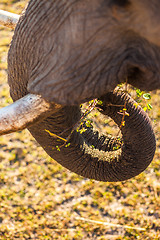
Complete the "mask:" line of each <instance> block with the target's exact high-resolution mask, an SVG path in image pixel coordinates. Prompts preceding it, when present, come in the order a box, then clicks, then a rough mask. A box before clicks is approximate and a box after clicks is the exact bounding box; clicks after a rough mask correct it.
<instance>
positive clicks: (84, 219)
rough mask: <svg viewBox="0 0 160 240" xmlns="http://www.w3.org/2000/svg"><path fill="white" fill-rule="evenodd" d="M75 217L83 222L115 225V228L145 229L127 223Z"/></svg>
mask: <svg viewBox="0 0 160 240" xmlns="http://www.w3.org/2000/svg"><path fill="white" fill-rule="evenodd" d="M76 219H77V220H81V221H85V222H90V223H95V224H101V225H105V226H110V227H117V228H119V227H121V228H126V229H134V230H138V231H146V229H145V228H139V227H131V226H128V225H121V224H114V223H108V222H103V221H95V220H91V219H86V218H83V217H76Z"/></svg>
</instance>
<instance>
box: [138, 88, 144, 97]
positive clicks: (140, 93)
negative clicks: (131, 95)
mask: <svg viewBox="0 0 160 240" xmlns="http://www.w3.org/2000/svg"><path fill="white" fill-rule="evenodd" d="M136 93H137V97H141V96H142V94H143V91H141V90H140V89H136Z"/></svg>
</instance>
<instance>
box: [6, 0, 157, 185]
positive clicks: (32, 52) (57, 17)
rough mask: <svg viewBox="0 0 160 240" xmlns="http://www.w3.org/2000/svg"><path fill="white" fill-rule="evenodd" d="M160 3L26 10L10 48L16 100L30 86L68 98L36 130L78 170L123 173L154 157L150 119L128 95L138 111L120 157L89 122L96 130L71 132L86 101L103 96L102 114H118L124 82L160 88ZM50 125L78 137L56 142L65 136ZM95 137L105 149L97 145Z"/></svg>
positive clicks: (115, 0) (106, 176) (97, 1)
mask: <svg viewBox="0 0 160 240" xmlns="http://www.w3.org/2000/svg"><path fill="white" fill-rule="evenodd" d="M159 9H160V1H158V0H151V1H149V0H141V1H138V0H126V1H125V0H123V1H120V0H92V1H91V0H61V1H59V0H47V1H40V0H30V1H29V3H28V5H27V7H26V9H25V11H24V13H23V14H22V16H21V17H20V19H19V22H18V24H17V26H16V28H15V32H14V36H13V39H12V42H11V46H10V50H9V53H8V83H9V86H10V94H11V97H12V99H13V100H14V101H16V100H18V99H21V98H22V97H24V96H25V95H27V94H28V93H31V94H36V95H40V96H42V98H44V99H45V100H46V101H48V102H49V103H51V104H53V103H56V104H60V105H61V108H59V109H58V110H57V111H55V112H54V110H53V114H51V115H50V116H48V115H47V116H46V119H43V120H42V121H39V122H38V123H35V124H34V125H33V126H31V127H30V128H29V130H30V132H31V134H32V135H33V136H34V137H35V139H36V140H37V141H38V142H39V143H40V145H41V146H42V147H43V148H44V150H45V151H46V152H47V153H48V154H49V155H50V156H51V157H52V158H54V159H55V160H56V161H58V162H59V163H60V164H62V165H63V166H65V167H66V168H68V169H70V170H71V171H74V172H76V173H78V174H80V175H82V176H84V177H88V178H94V179H97V180H101V181H122V180H126V179H128V178H130V177H133V176H136V175H137V174H139V173H140V172H142V171H143V170H144V169H145V168H146V167H147V166H148V165H149V163H150V162H151V160H152V159H153V156H154V151H155V137H154V134H153V130H152V127H151V123H150V121H149V119H148V117H147V115H146V114H145V113H144V112H143V111H142V110H141V109H140V108H138V110H137V109H136V108H135V106H134V103H133V102H132V100H131V99H130V98H129V97H128V96H126V99H127V100H126V102H127V106H128V108H129V111H130V112H131V116H134V117H133V118H132V117H129V120H127V125H126V126H124V130H122V135H123V138H124V139H123V144H122V147H121V153H120V155H119V157H118V158H114V161H112V160H109V161H106V157H104V156H105V152H106V150H105V151H103V150H102V148H103V147H104V144H103V143H102V142H101V140H100V139H102V138H101V137H99V136H98V137H95V133H94V131H93V130H92V129H90V130H87V132H88V131H90V134H89V135H90V136H91V137H89V138H88V136H87V135H85V134H80V133H75V132H73V134H72V135H71V136H70V133H71V129H72V127H73V126H74V124H76V122H77V121H79V119H80V116H81V112H80V108H79V104H82V103H84V102H86V101H89V100H92V99H95V98H101V99H103V101H104V105H103V107H104V109H102V110H101V111H102V114H107V115H111V117H112V118H113V119H114V116H116V117H117V119H119V117H118V115H117V111H118V110H117V111H115V109H110V111H108V110H106V109H108V107H107V104H108V99H110V101H111V102H114V101H116V102H117V104H120V103H123V104H124V99H125V97H124V96H123V95H122V96H119V94H115V92H113V91H114V89H115V87H116V86H117V85H118V84H120V83H123V82H126V81H127V83H129V84H131V85H133V86H134V87H138V88H140V89H141V90H154V89H159V88H160V15H159ZM109 92H110V94H111V96H112V97H111V98H110V95H108V94H109ZM127 110H128V109H127ZM137 111H139V113H137ZM113 112H114V114H112V113H113ZM134 113H135V114H134ZM114 120H115V121H116V119H114ZM117 124H118V125H119V126H120V122H119V120H118V122H117ZM132 125H134V127H133V128H132V130H133V131H131V129H130V126H132ZM139 125H141V127H139ZM46 130H48V131H50V132H51V133H54V134H57V135H64V136H63V137H64V138H67V137H68V136H70V143H71V145H70V146H69V147H68V148H65V147H62V148H61V151H60V152H59V151H57V150H55V149H54V148H55V146H57V145H59V144H60V143H59V142H57V139H55V137H53V136H51V135H50V134H49V133H48V132H46ZM75 136H76V137H75ZM93 138H95V140H94V141H93ZM75 139H77V140H76V141H77V142H75ZM129 139H132V140H133V141H131V142H130V141H129ZM91 142H92V143H93V144H92V145H95V146H98V145H99V149H95V150H92V151H91V150H90V147H89V146H90V145H91ZM61 144H62V143H61ZM62 145H63V144H62ZM140 146H142V147H140ZM106 148H107V147H106ZM139 148H141V149H139ZM146 154H148V156H146ZM144 156H145V157H144ZM122 157H123V159H122ZM101 159H102V160H101Z"/></svg>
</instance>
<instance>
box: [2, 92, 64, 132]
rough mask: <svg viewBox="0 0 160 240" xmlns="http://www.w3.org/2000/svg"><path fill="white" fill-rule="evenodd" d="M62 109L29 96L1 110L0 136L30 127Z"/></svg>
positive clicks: (34, 96)
mask: <svg viewBox="0 0 160 240" xmlns="http://www.w3.org/2000/svg"><path fill="white" fill-rule="evenodd" d="M60 107H61V105H58V104H50V103H48V102H46V101H45V100H44V99H43V98H42V97H41V96H38V95H34V94H28V95H26V96H25V97H23V98H21V99H19V100H17V101H16V102H14V103H12V104H11V105H9V106H7V107H4V108H2V109H0V135H4V134H8V133H11V132H16V131H19V130H23V129H24V128H26V127H30V126H31V125H33V124H34V123H35V122H37V121H40V120H43V119H44V118H46V117H47V116H49V115H51V114H52V113H53V111H55V110H56V109H58V108H60Z"/></svg>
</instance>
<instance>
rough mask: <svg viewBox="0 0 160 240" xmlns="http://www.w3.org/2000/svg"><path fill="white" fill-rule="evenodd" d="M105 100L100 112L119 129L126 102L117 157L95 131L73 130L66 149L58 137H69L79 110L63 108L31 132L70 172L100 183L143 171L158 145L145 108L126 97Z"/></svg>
mask: <svg viewBox="0 0 160 240" xmlns="http://www.w3.org/2000/svg"><path fill="white" fill-rule="evenodd" d="M102 100H103V104H102V105H100V106H99V108H100V111H101V113H102V114H104V115H108V116H110V117H111V118H112V119H113V120H114V121H115V122H116V124H117V125H118V126H120V125H121V122H122V115H121V114H119V112H120V109H122V108H123V107H117V105H124V103H125V102H126V108H127V112H128V114H129V116H125V125H124V126H123V127H122V129H121V132H122V144H121V148H120V149H119V150H118V151H117V153H116V154H111V156H110V155H109V153H108V152H107V151H110V150H112V149H111V148H110V147H109V144H110V141H109V140H108V138H107V137H105V136H99V135H98V134H97V132H96V133H95V132H94V131H93V129H92V128H91V129H88V130H87V132H85V133H82V134H80V133H79V132H77V131H74V132H73V133H72V135H71V138H70V140H69V142H70V145H69V146H67V147H66V146H64V141H63V140H61V139H60V138H56V137H55V135H57V136H60V137H61V138H67V137H68V136H69V134H70V132H71V129H72V126H73V125H74V124H75V123H76V122H77V121H78V120H79V119H80V109H79V107H63V108H61V109H60V110H59V112H57V113H56V114H54V115H52V116H49V117H48V118H46V119H45V120H43V121H42V122H40V123H37V124H35V125H34V126H32V127H30V128H29V130H30V132H31V133H32V135H33V136H34V138H35V139H36V140H37V141H38V142H39V144H40V145H41V146H42V147H43V148H44V150H45V151H46V152H47V153H48V154H49V155H50V156H51V157H52V158H53V159H55V160H56V161H57V162H59V163H60V164H61V165H63V166H64V167H66V168H67V169H69V170H71V171H73V172H75V173H77V174H79V175H81V176H84V177H87V178H90V179H96V180H99V181H110V182H115V181H123V180H127V179H129V178H131V177H134V176H136V175H138V174H140V173H141V172H142V171H144V170H145V169H146V167H147V166H148V165H149V164H150V162H151V161H152V159H153V157H154V153H155V147H156V144H155V136H154V133H153V130H152V127H151V123H150V120H149V118H148V116H147V114H146V113H145V112H144V111H143V110H142V108H140V107H139V106H137V105H136V104H135V101H133V99H131V97H129V96H128V95H126V94H120V93H108V94H106V95H105V96H104V97H103V98H102ZM114 105H116V106H114ZM49 132H51V133H54V134H55V135H54V136H53V135H52V134H49ZM62 145H63V146H62ZM93 145H94V149H93ZM56 146H59V147H60V151H59V150H57V149H56ZM61 146H62V147H61Z"/></svg>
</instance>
